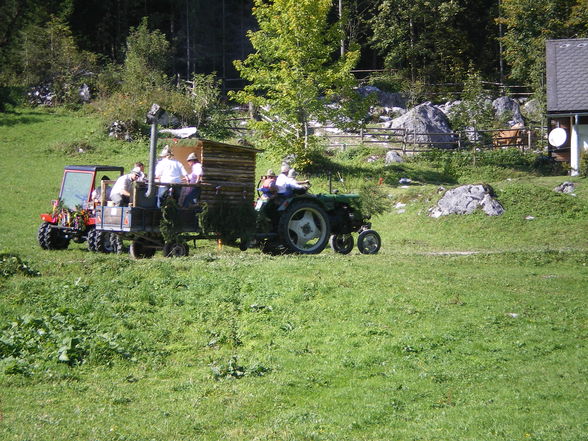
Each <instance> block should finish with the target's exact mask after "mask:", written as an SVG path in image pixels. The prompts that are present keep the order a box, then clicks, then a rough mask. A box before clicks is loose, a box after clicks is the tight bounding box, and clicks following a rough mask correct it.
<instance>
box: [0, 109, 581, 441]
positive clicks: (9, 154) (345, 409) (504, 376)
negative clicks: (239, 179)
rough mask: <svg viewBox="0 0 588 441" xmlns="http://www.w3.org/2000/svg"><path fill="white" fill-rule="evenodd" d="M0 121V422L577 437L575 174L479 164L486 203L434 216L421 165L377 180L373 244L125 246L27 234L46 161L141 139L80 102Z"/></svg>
mask: <svg viewBox="0 0 588 441" xmlns="http://www.w3.org/2000/svg"><path fill="white" fill-rule="evenodd" d="M1 121H3V122H2V126H3V130H2V132H1V133H0V142H1V145H2V149H3V152H2V153H3V157H4V159H5V161H6V162H5V165H4V166H3V173H2V174H1V175H0V183H1V184H2V188H3V191H2V192H0V201H1V203H0V248H2V249H4V250H7V251H10V252H11V253H12V256H10V257H7V258H5V259H4V260H1V259H0V261H1V262H6V263H0V264H1V265H2V267H1V269H2V270H3V271H4V272H2V273H1V274H2V276H1V277H0V290H1V291H0V292H1V294H0V349H1V351H0V353H1V354H3V355H2V360H0V391H1V392H0V415H1V416H2V418H1V419H0V438H1V439H6V440H25V439H26V440H56V439H60V440H61V439H63V440H66V439H71V440H79V439H89V440H90V439H91V440H152V439H158V440H193V439H203V440H217V439H228V440H254V439H258V440H432V439H435V440H455V439H459V440H481V439H483V440H517V439H520V440H553V441H555V440H585V439H586V435H585V434H586V433H587V429H588V427H587V426H588V424H587V422H586V418H585V415H586V413H587V411H588V406H587V403H586V399H585V395H586V390H587V388H586V386H587V380H586V379H587V378H588V376H587V374H588V369H587V368H586V363H585V360H586V356H587V355H588V354H587V350H586V338H587V337H588V330H587V327H586V324H587V323H588V322H587V313H586V308H585V289H586V281H587V276H588V269H587V267H586V266H587V264H588V246H587V245H588V244H587V242H586V227H587V226H588V225H587V217H586V214H587V208H586V207H587V201H588V193H587V191H586V189H585V181H583V180H577V184H578V189H577V191H576V196H571V195H560V194H555V193H553V192H552V188H553V187H554V186H555V185H557V184H558V183H560V182H561V181H562V180H564V179H565V178H564V177H561V176H560V177H541V178H537V177H532V176H522V177H519V178H517V179H515V180H511V181H497V182H491V184H492V185H493V186H494V188H495V189H496V191H497V194H498V196H499V199H500V200H501V202H502V203H503V204H504V205H505V207H506V208H507V212H506V213H505V214H504V215H503V216H501V217H486V216H483V215H478V214H476V215H472V216H466V217H458V216H451V217H446V218H441V219H431V218H429V217H427V216H426V210H427V209H428V208H429V207H430V206H432V205H433V203H434V201H435V200H436V197H438V194H437V186H438V185H439V184H438V182H435V183H434V185H433V184H430V183H424V185H418V186H417V185H413V186H411V187H410V188H407V189H406V188H400V187H398V186H396V185H393V186H390V187H389V188H388V190H389V192H390V195H391V197H392V198H393V201H394V203H396V202H402V203H405V204H406V206H405V207H403V209H404V210H405V211H404V212H402V213H399V212H398V210H399V208H395V209H394V210H392V211H391V212H390V213H388V214H386V215H384V216H382V217H381V218H378V219H376V220H375V221H374V227H375V228H376V229H377V230H378V231H379V232H380V233H381V234H382V238H383V248H382V251H381V253H380V254H378V255H375V256H364V255H360V254H358V253H357V252H356V251H354V252H353V253H352V254H350V255H348V256H340V255H335V254H333V253H332V252H330V251H328V250H326V251H324V252H323V253H322V254H320V255H317V256H279V257H271V256H265V255H262V254H260V253H259V252H257V251H254V250H250V251H247V252H245V253H241V252H239V251H236V250H234V249H231V248H226V247H225V248H223V249H222V250H218V249H217V248H216V247H215V244H212V243H206V242H203V243H198V247H197V248H196V249H192V250H191V255H190V257H187V258H181V259H174V260H170V259H164V258H163V257H160V256H156V257H155V258H153V259H150V260H145V261H133V260H130V259H129V258H128V257H127V256H116V255H101V254H94V253H90V252H88V251H86V249H85V245H76V244H72V245H71V246H70V249H68V250H65V251H54V252H48V251H43V250H41V249H40V248H39V246H38V245H37V243H36V229H37V226H38V223H39V219H38V214H39V213H40V212H42V211H44V210H45V209H46V208H47V206H48V205H49V202H50V200H51V198H54V197H55V196H56V194H57V192H58V188H59V183H60V177H61V173H62V170H63V166H64V165H66V164H67V163H95V162H103V163H109V164H114V165H124V166H126V167H128V166H130V164H132V162H134V161H135V160H141V159H143V160H144V159H145V157H140V155H142V154H143V155H145V156H146V148H147V147H146V146H147V144H146V143H145V146H144V148H145V152H144V151H143V150H142V147H141V145H140V144H135V145H132V146H126V145H124V144H122V145H121V144H116V143H112V142H110V141H107V140H105V139H103V138H102V136H101V135H100V134H99V131H98V126H97V123H96V122H95V121H94V120H93V119H92V118H91V116H85V117H79V116H78V117H72V116H71V115H67V114H62V115H60V114H49V113H45V112H24V113H22V114H12V115H8V116H5V115H3V116H2V120H1ZM92 130H94V131H95V132H94V133H92ZM33 134H35V135H34V136H33ZM41 137H42V139H41ZM85 137H88V138H85ZM81 140H86V142H88V143H91V144H93V145H95V146H96V148H95V149H93V150H92V151H91V152H89V153H84V154H81V155H75V156H68V155H67V154H66V153H61V152H59V151H56V150H55V149H50V150H47V146H52V145H56V144H57V143H64V144H63V145H66V144H67V143H73V142H79V141H81ZM16 146H18V148H16ZM262 164H263V166H264V168H267V164H265V163H264V160H263V159H262V160H261V161H260V167H261V165H262ZM407 167H412V166H411V165H408V166H407ZM419 167H422V166H419ZM422 170H423V172H426V170H425V169H424V168H422ZM432 172H434V170H432ZM316 181H317V182H316V184H317V185H316V186H315V187H316V188H320V187H321V186H326V182H325V181H319V180H318V179H316ZM349 185H351V184H349ZM315 187H313V188H315ZM7 188H9V189H10V191H8V192H7V191H6V189H7ZM528 216H533V217H534V219H526V218H527V217H528ZM455 251H461V252H471V251H477V253H476V254H466V255H457V254H451V253H450V252H455ZM443 253H445V254H443ZM14 256H16V257H14ZM37 272H38V275H37ZM7 348H10V350H11V351H12V355H11V356H10V357H7V356H6V355H5V354H6V353H7V351H8V349H7ZM64 354H65V356H66V357H65V358H67V359H64V357H63V355H64ZM60 356H61V358H62V359H61V360H60Z"/></svg>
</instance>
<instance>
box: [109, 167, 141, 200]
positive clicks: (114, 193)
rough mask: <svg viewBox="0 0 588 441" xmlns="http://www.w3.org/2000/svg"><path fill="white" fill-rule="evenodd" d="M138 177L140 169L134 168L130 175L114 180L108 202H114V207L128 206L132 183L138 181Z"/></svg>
mask: <svg viewBox="0 0 588 441" xmlns="http://www.w3.org/2000/svg"><path fill="white" fill-rule="evenodd" d="M140 175H141V169H140V168H138V167H135V168H134V169H133V170H131V172H130V173H128V174H126V175H122V176H121V177H120V178H118V179H117V180H116V182H115V183H114V186H113V187H112V190H111V191H110V200H111V201H112V202H114V205H116V206H120V207H126V206H127V205H129V202H130V200H131V189H132V185H133V182H134V181H136V180H137V179H139V176H140Z"/></svg>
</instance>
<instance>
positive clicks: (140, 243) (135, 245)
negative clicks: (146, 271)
mask: <svg viewBox="0 0 588 441" xmlns="http://www.w3.org/2000/svg"><path fill="white" fill-rule="evenodd" d="M129 254H130V255H131V257H132V258H133V259H148V258H150V257H153V255H154V254H155V248H153V247H149V246H147V241H145V239H141V238H140V239H137V240H134V241H133V242H132V243H131V246H130V247H129Z"/></svg>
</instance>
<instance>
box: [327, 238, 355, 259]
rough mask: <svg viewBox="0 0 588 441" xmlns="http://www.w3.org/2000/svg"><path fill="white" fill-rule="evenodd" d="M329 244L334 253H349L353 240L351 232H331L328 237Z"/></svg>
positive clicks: (353, 243)
mask: <svg viewBox="0 0 588 441" xmlns="http://www.w3.org/2000/svg"><path fill="white" fill-rule="evenodd" d="M329 245H331V248H332V249H333V251H334V252H336V253H339V254H349V253H350V252H351V250H352V249H353V245H355V242H354V240H353V236H352V235H351V234H333V235H332V236H331V238H330V239H329Z"/></svg>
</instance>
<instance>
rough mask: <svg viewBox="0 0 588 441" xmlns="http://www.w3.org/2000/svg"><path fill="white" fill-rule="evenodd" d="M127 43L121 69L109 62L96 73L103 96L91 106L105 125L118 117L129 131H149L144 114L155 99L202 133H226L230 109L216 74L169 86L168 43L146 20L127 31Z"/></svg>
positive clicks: (220, 135)
mask: <svg viewBox="0 0 588 441" xmlns="http://www.w3.org/2000/svg"><path fill="white" fill-rule="evenodd" d="M127 46H128V50H127V57H126V59H125V64H124V66H123V68H122V69H121V70H119V69H118V68H117V67H116V66H114V65H110V66H107V68H106V69H105V70H104V71H103V72H102V74H101V75H100V76H99V78H98V84H99V87H100V90H101V94H102V96H103V98H102V99H101V100H100V101H98V102H97V103H96V104H95V107H96V108H97V109H98V111H99V112H100V115H101V118H102V120H103V121H104V124H105V125H106V126H109V125H110V124H111V123H112V122H113V121H122V122H124V123H125V124H126V126H127V127H128V128H129V129H130V132H131V134H134V135H136V134H138V133H141V132H147V129H146V125H145V115H146V114H147V112H148V110H149V108H150V107H151V105H152V104H153V103H158V104H159V105H160V106H162V108H164V109H165V110H167V111H168V112H169V113H170V114H171V115H173V116H175V117H176V118H178V119H179V121H180V124H182V125H184V126H187V125H192V126H195V127H197V128H198V131H199V133H200V134H201V135H202V136H206V137H208V138H212V139H222V138H224V137H226V136H228V130H227V129H226V126H227V124H226V119H227V118H228V116H229V113H228V111H227V106H226V105H225V104H224V103H223V101H222V99H221V91H220V84H219V82H218V80H217V79H216V77H215V76H214V74H210V75H194V76H193V78H192V81H191V82H190V83H186V84H183V85H181V86H177V87H176V86H173V85H172V84H171V82H170V79H169V78H168V77H167V76H166V74H165V68H166V66H167V62H168V61H169V58H170V53H169V51H170V48H169V43H168V41H167V40H166V39H165V36H164V35H163V34H162V33H161V32H160V31H158V30H155V31H149V29H148V27H147V21H146V20H143V22H142V23H141V25H140V26H139V27H138V28H136V29H134V30H133V31H132V32H131V35H129V39H128V43H127ZM119 83H120V84H119Z"/></svg>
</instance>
